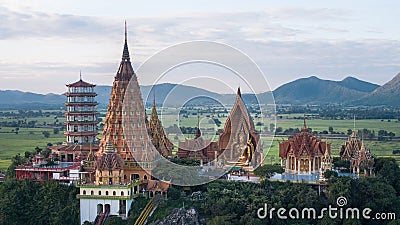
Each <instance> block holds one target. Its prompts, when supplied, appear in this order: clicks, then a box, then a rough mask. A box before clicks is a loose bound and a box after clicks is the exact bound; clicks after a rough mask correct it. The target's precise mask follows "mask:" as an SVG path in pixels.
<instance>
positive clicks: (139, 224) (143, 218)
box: [135, 195, 162, 225]
mask: <svg viewBox="0 0 400 225" xmlns="http://www.w3.org/2000/svg"><path fill="white" fill-rule="evenodd" d="M161 199H162V196H160V195H156V196H154V198H152V199H151V200H150V201H149V203H147V205H146V207H144V209H143V211H142V212H141V213H140V215H139V217H138V218H137V220H136V222H135V225H144V224H146V222H147V219H148V218H149V217H150V215H151V213H152V212H153V211H154V210H155V209H156V208H157V206H158V204H159V203H160V201H161Z"/></svg>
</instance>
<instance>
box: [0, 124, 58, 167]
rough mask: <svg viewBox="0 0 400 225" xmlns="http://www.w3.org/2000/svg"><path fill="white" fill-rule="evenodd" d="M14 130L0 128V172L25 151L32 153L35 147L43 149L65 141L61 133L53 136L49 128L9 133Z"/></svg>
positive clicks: (26, 129) (22, 129)
mask: <svg viewBox="0 0 400 225" xmlns="http://www.w3.org/2000/svg"><path fill="white" fill-rule="evenodd" d="M14 129H15V128H11V127H1V129H0V132H2V133H0V170H2V171H4V170H5V169H7V167H8V166H9V164H10V162H11V161H10V160H11V158H12V157H13V156H15V155H16V154H18V153H20V154H23V153H24V152H25V151H33V150H34V149H35V147H36V146H38V147H40V148H45V147H46V146H47V143H52V144H56V143H57V142H63V141H64V140H65V138H64V136H63V134H62V132H60V133H59V134H53V129H51V128H20V130H19V133H18V134H15V133H4V132H11V131H12V130H14ZM43 131H48V132H50V137H49V138H45V137H44V135H43V134H42V132H43Z"/></svg>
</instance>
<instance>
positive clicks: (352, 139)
mask: <svg viewBox="0 0 400 225" xmlns="http://www.w3.org/2000/svg"><path fill="white" fill-rule="evenodd" d="M361 145H362V143H361V141H360V139H359V138H358V136H357V132H356V131H355V130H353V132H352V134H351V135H350V136H349V139H348V140H347V141H346V142H345V143H344V145H342V147H341V149H340V152H339V154H340V157H342V159H344V160H350V159H351V158H352V157H353V156H354V154H355V153H356V152H357V151H358V150H360V149H361Z"/></svg>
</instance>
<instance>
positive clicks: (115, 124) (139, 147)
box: [98, 24, 154, 180]
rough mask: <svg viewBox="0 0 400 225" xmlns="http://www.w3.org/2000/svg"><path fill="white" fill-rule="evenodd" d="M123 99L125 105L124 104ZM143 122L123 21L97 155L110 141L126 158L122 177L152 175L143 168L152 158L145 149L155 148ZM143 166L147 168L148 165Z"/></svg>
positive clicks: (100, 153)
mask: <svg viewBox="0 0 400 225" xmlns="http://www.w3.org/2000/svg"><path fill="white" fill-rule="evenodd" d="M124 102H125V103H127V104H125V105H124ZM128 106H129V107H128ZM145 121H146V113H145V108H144V105H143V101H142V97H141V93H140V88H139V84H138V81H137V76H136V74H135V72H134V70H133V67H132V64H131V60H130V55H129V49H128V40H127V31H126V24H125V43H124V48H123V53H122V60H121V62H120V65H119V68H118V71H117V74H116V75H115V78H114V82H113V86H112V90H111V96H110V103H109V106H108V109H107V114H106V118H105V122H104V129H103V132H102V137H101V140H100V146H99V148H100V150H99V154H98V157H100V156H101V155H102V154H104V153H105V152H106V150H107V143H108V142H110V143H111V144H112V146H113V147H114V148H115V151H116V153H118V154H119V155H120V156H121V157H122V158H123V159H124V161H125V168H124V172H125V176H124V180H134V179H143V180H147V179H150V178H151V175H150V174H149V173H148V172H146V171H144V170H143V169H142V166H143V162H145V161H146V162H147V161H149V162H150V161H152V160H153V157H149V156H148V154H147V153H148V151H150V152H153V150H154V146H153V145H152V143H151V140H150V138H149V136H148V134H147V128H146V124H145ZM125 122H127V123H129V124H131V126H129V129H126V127H127V126H124V123H125ZM124 128H125V129H124ZM131 128H132V129H131ZM108 139H109V140H108ZM139 151H140V154H139V155H138V154H137V152H139ZM146 167H149V166H148V164H146Z"/></svg>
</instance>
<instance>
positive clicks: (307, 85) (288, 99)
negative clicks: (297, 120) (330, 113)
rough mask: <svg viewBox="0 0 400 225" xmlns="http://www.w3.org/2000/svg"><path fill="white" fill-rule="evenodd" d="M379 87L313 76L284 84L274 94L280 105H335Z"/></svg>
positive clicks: (350, 79) (354, 79) (349, 78)
mask: <svg viewBox="0 0 400 225" xmlns="http://www.w3.org/2000/svg"><path fill="white" fill-rule="evenodd" d="M377 87H379V86H378V85H376V84H372V83H368V82H365V81H361V80H358V79H356V78H353V77H348V78H346V79H344V80H342V81H332V80H322V79H319V78H318V77H315V76H311V77H307V78H301V79H298V80H295V81H292V82H290V83H287V84H284V85H282V86H280V87H279V88H277V89H276V90H275V91H273V93H274V97H275V102H276V103H278V104H335V103H346V102H349V101H354V100H357V99H360V98H362V97H364V96H365V95H367V94H368V93H369V92H371V91H373V90H375V89H376V88H377Z"/></svg>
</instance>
